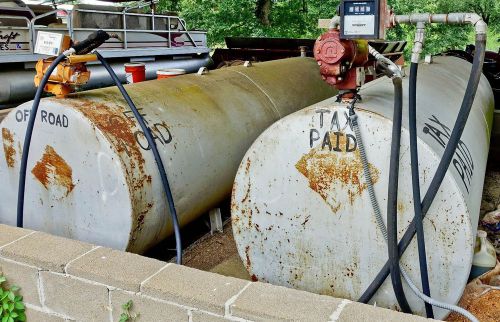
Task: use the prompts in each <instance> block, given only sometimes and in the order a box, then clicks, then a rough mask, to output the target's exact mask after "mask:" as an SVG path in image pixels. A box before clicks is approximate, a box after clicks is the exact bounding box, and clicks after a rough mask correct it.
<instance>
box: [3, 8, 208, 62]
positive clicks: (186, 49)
mask: <svg viewBox="0 0 500 322" xmlns="http://www.w3.org/2000/svg"><path fill="white" fill-rule="evenodd" d="M148 5H149V3H142V4H139V5H136V6H131V7H125V8H124V9H123V10H122V11H118V12H113V11H105V10H94V9H78V8H76V9H73V10H64V9H56V10H52V11H49V12H46V13H44V14H42V15H39V16H36V17H34V18H33V19H31V20H29V19H28V18H26V17H22V16H5V15H2V16H0V18H6V19H24V20H26V23H27V25H26V27H16V28H14V29H22V30H28V31H29V53H27V51H25V52H23V53H22V54H21V53H19V52H18V53H15V54H16V55H12V52H8V53H1V52H0V63H8V62H19V61H26V60H27V59H28V60H37V59H38V58H39V57H40V55H37V54H35V53H34V52H33V50H34V44H35V42H36V34H37V32H38V31H40V30H41V31H53V32H68V33H69V35H70V37H71V38H72V39H76V38H75V36H78V32H93V31H95V30H96V29H93V28H75V27H74V21H73V17H72V14H73V13H74V12H86V13H98V14H107V15H120V16H122V22H123V28H121V29H120V28H118V29H103V30H104V31H107V32H115V33H122V35H123V39H122V42H121V44H122V46H121V48H116V49H103V50H102V51H101V52H102V53H103V56H104V57H128V56H130V55H131V54H132V53H133V54H134V56H151V54H152V52H154V53H155V54H157V55H168V54H192V53H207V52H209V49H208V47H207V46H200V45H198V44H196V41H195V40H194V39H193V35H196V34H201V35H206V32H204V31H189V30H187V27H186V22H185V20H184V19H182V18H180V17H178V16H171V15H158V14H156V13H155V12H154V10H153V9H152V10H151V13H132V12H129V11H130V10H134V9H140V8H144V7H146V6H148ZM60 11H63V12H65V13H66V14H67V22H66V26H67V28H40V27H37V26H36V21H37V20H39V19H41V18H45V17H48V16H50V15H54V14H57V12H60ZM134 16H135V17H137V16H138V17H150V18H151V29H144V30H139V29H127V17H134ZM157 18H163V19H166V20H167V28H166V30H159V29H156V23H155V19H157ZM174 19H175V20H178V21H179V30H172V29H171V22H172V20H174ZM12 29H13V28H12V27H0V30H12ZM130 33H152V34H167V37H166V42H167V45H168V46H166V48H161V49H158V48H154V47H153V49H152V48H151V47H147V46H145V47H132V48H131V47H130V46H129V42H128V34H130ZM173 33H176V34H184V35H186V36H187V38H188V39H189V42H190V43H191V44H192V46H181V47H172V34H173ZM76 40H80V39H76ZM123 49H124V50H123ZM193 49H194V50H193ZM111 52H112V53H111ZM8 56H17V57H9V58H7V57H8ZM19 56H21V57H19Z"/></svg>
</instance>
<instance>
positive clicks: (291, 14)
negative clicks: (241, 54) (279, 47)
mask: <svg viewBox="0 0 500 322" xmlns="http://www.w3.org/2000/svg"><path fill="white" fill-rule="evenodd" d="M339 2H340V1H339V0H271V7H270V11H269V17H268V19H269V23H268V24H267V23H263V21H262V19H259V17H258V16H259V13H258V12H256V9H257V4H258V3H259V4H261V3H262V0H160V4H159V8H160V9H162V10H174V11H179V13H180V14H181V15H182V16H183V17H184V18H185V19H186V21H187V22H188V24H189V26H190V27H191V28H196V29H201V30H207V31H208V41H209V44H210V46H212V47H222V46H224V37H227V36H251V37H291V38H316V37H317V36H319V35H320V34H321V33H322V32H323V31H322V30H320V29H318V28H317V23H318V19H325V18H326V19H327V18H330V17H332V16H334V15H335V13H336V10H337V6H338V4H339ZM389 5H390V6H391V7H393V8H394V11H395V12H396V13H398V14H406V13H412V12H431V13H446V12H471V11H474V12H476V13H478V14H480V15H481V16H482V17H483V19H485V21H486V22H487V23H488V25H489V32H488V48H489V49H490V50H495V51H496V50H498V47H499V46H500V43H499V38H500V1H498V0H411V1H409V0H389ZM257 11H258V10H257ZM413 33H414V27H413V26H406V25H405V26H398V27H396V28H394V29H392V30H390V31H389V33H388V38H389V39H392V40H396V39H397V40H401V39H404V40H407V41H409V46H408V48H407V52H409V51H410V50H411V42H412V40H413ZM472 42H473V29H472V27H470V26H451V25H432V26H428V27H427V32H426V45H425V53H439V52H442V51H445V50H448V49H463V48H464V47H465V45H467V44H469V43H472Z"/></svg>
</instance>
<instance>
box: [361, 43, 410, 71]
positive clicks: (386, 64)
mask: <svg viewBox="0 0 500 322" xmlns="http://www.w3.org/2000/svg"><path fill="white" fill-rule="evenodd" d="M368 51H369V53H370V54H371V55H372V56H373V57H375V59H376V60H377V62H378V63H380V64H382V65H383V66H384V68H385V69H386V70H387V71H388V75H387V76H389V77H391V78H399V79H402V78H403V72H402V71H401V69H399V67H398V66H397V65H396V64H394V63H393V62H392V61H391V60H390V59H389V58H387V57H385V56H384V55H382V54H381V53H379V52H378V51H377V50H376V49H375V48H373V47H372V46H370V45H368Z"/></svg>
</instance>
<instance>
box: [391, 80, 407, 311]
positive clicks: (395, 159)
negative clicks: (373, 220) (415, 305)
mask: <svg viewBox="0 0 500 322" xmlns="http://www.w3.org/2000/svg"><path fill="white" fill-rule="evenodd" d="M392 83H393V85H394V112H393V118H392V140H391V156H390V164H389V169H390V170H389V186H388V194H387V247H388V252H389V261H390V262H391V280H392V288H393V290H394V294H395V295H396V299H397V301H398V303H399V306H400V308H401V310H402V311H403V312H405V313H412V312H411V308H410V305H409V304H408V301H407V300H406V296H405V292H404V289H403V282H402V281H401V271H400V269H399V253H398V182H399V152H400V150H401V123H402V119H403V84H402V83H403V82H402V80H401V78H399V77H394V78H393V79H392Z"/></svg>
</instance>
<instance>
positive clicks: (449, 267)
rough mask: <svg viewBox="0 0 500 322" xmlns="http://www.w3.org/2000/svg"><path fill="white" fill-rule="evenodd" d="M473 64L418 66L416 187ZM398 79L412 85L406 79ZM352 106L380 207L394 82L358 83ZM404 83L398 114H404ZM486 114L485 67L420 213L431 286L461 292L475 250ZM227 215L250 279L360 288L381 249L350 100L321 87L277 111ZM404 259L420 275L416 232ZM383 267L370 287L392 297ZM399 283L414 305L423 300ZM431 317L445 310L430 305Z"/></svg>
mask: <svg viewBox="0 0 500 322" xmlns="http://www.w3.org/2000/svg"><path fill="white" fill-rule="evenodd" d="M470 70H471V64H468V63H465V62H464V61H463V60H460V59H457V58H453V57H436V58H435V60H434V63H432V64H422V65H421V67H420V69H419V75H418V96H417V100H418V101H417V102H418V111H417V112H418V120H417V126H418V137H419V139H418V144H419V146H418V150H419V157H420V182H421V185H422V189H421V190H422V195H423V194H424V193H425V192H426V191H427V188H428V186H429V184H430V181H431V179H432V177H433V175H434V172H435V170H436V168H437V165H438V163H439V160H440V157H441V155H442V153H443V151H444V146H445V145H446V143H447V141H448V138H449V137H450V133H451V129H452V128H453V125H454V121H455V118H456V115H457V113H458V109H459V108H460V104H461V100H462V97H463V94H464V92H465V88H466V85H467V80H468V77H469V73H470ZM403 88H405V89H407V88H408V79H405V80H404V84H403ZM360 94H361V96H362V98H363V101H362V102H360V103H358V104H357V105H356V106H357V115H358V120H359V126H360V131H361V135H362V137H363V143H364V146H365V149H366V153H367V158H368V161H369V163H370V169H371V175H372V180H373V182H374V189H375V194H376V196H377V198H378V201H379V204H380V208H381V211H382V213H383V216H384V218H385V212H386V203H387V190H388V187H387V184H388V177H389V157H390V145H391V130H392V121H391V118H392V114H393V111H392V109H393V86H392V82H391V81H390V80H389V79H387V78H380V79H378V80H375V81H373V82H370V83H368V84H367V85H365V86H364V87H363V88H362V90H361V92H360ZM407 94H408V90H405V99H404V102H405V104H406V105H405V107H404V113H405V115H404V118H403V125H404V126H407V125H408V118H407V111H408V106H407V104H408V96H407ZM492 117H493V93H492V90H491V88H490V85H489V84H488V81H487V80H486V78H485V77H483V78H482V80H481V83H480V85H479V89H478V92H477V96H476V99H475V102H474V106H473V109H472V112H471V114H470V117H469V120H468V122H467V126H466V128H465V132H464V134H463V137H462V142H461V143H460V145H459V148H458V150H457V152H456V154H455V157H454V159H453V162H452V164H451V166H450V168H449V170H448V173H447V174H446V177H445V180H444V182H443V185H442V187H441V190H440V191H439V193H438V195H437V197H436V199H435V201H434V203H433V205H432V207H431V208H430V210H429V212H428V215H427V217H426V218H425V220H424V229H425V237H426V246H427V254H428V267H429V280H430V284H431V294H432V296H433V297H434V298H436V299H439V300H441V301H442V302H446V303H457V301H458V300H459V298H460V296H461V295H462V292H463V289H464V287H465V285H466V282H467V278H468V275H469V270H470V267H471V262H472V254H473V246H474V240H475V233H476V229H477V223H478V217H479V208H480V201H481V193H482V187H483V182H484V175H485V168H486V161H487V157H488V147H489V141H490V133H491V125H492ZM400 159H401V163H400V176H399V177H400V180H399V192H398V198H399V200H398V236H399V238H401V237H402V235H403V233H404V232H405V230H406V228H407V227H408V225H409V223H410V221H411V220H412V218H413V201H412V188H411V168H410V167H411V165H410V151H409V134H408V131H407V129H406V128H404V129H403V132H402V147H401V157H400ZM231 207H232V221H233V231H234V237H235V240H236V243H237V245H238V252H239V255H240V257H241V259H242V261H243V262H244V264H245V265H246V267H247V269H248V271H249V272H250V275H251V276H253V278H254V279H257V280H261V281H265V282H270V283H273V284H278V285H283V286H287V287H293V288H297V289H303V290H307V291H310V292H315V293H319V294H327V295H333V296H336V297H340V298H347V299H352V300H357V299H358V298H359V297H360V296H361V294H362V293H363V292H364V291H365V290H366V288H367V287H368V285H369V284H370V283H371V281H372V280H373V279H374V278H375V276H376V274H377V273H378V272H379V271H380V269H381V268H382V266H383V265H384V264H385V262H386V260H387V259H388V255H387V244H386V242H385V240H384V238H383V235H382V234H381V232H380V231H379V229H378V227H377V224H376V220H375V216H374V212H373V209H372V206H371V203H370V198H369V195H368V191H367V186H366V184H365V180H364V175H363V166H362V164H361V160H360V156H359V150H358V145H357V141H356V138H355V135H354V132H353V130H352V128H351V125H350V123H349V122H348V117H347V108H346V105H345V104H341V103H336V102H335V99H333V98H332V99H328V100H326V101H323V102H321V103H318V104H316V105H313V106H311V107H308V108H305V109H303V110H301V111H298V112H296V113H293V114H291V115H289V116H287V117H285V118H283V119H282V120H280V121H278V122H276V123H275V124H274V125H272V126H271V127H270V128H268V129H267V130H266V131H265V132H264V133H263V134H262V135H260V136H259V138H258V139H257V140H256V141H255V142H254V144H253V145H252V147H251V148H250V149H249V151H248V152H247V153H246V155H245V157H244V159H243V161H242V163H241V165H240V168H239V170H238V173H237V175H236V181H235V185H234V188H233V196H232V206H231ZM402 263H403V266H404V267H405V269H406V270H407V272H408V273H409V275H410V276H411V278H412V280H413V281H414V282H416V284H417V285H419V286H420V272H419V265H418V255H417V245H416V240H415V239H414V240H413V242H412V244H411V245H410V247H409V248H408V250H407V251H406V252H405V254H404V256H403V258H402ZM390 283H391V281H390V278H389V279H387V280H386V281H385V283H384V284H383V286H382V287H381V288H380V290H379V291H378V292H377V294H376V296H375V297H374V298H373V299H372V303H374V302H376V304H377V306H382V307H386V308H392V309H398V307H397V301H396V298H395V296H394V293H393V290H392V286H391V284H390ZM404 286H405V291H406V295H407V298H408V300H409V302H410V305H411V307H412V309H413V310H414V312H416V313H418V314H421V315H425V310H424V304H423V302H422V301H421V300H419V299H418V298H416V297H415V296H414V294H413V293H412V292H411V290H410V289H409V288H408V287H406V286H407V285H406V284H405V285H404ZM435 314H436V318H438V319H439V318H442V317H444V316H445V315H446V314H447V312H445V311H443V310H439V309H436V310H435Z"/></svg>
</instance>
